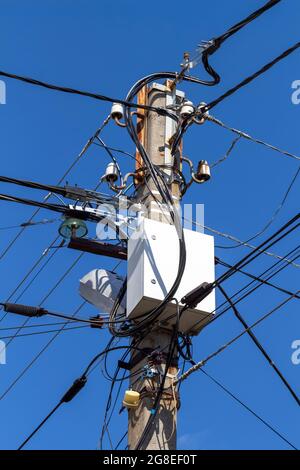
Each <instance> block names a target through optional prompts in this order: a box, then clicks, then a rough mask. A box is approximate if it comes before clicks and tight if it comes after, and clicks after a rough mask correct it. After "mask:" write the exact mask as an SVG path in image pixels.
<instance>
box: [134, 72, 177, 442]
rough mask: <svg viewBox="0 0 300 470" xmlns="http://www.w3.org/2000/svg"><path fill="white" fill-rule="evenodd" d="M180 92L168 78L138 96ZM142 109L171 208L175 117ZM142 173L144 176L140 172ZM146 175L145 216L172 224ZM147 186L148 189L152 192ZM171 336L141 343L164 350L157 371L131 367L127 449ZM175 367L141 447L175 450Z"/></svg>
mask: <svg viewBox="0 0 300 470" xmlns="http://www.w3.org/2000/svg"><path fill="white" fill-rule="evenodd" d="M183 97H184V94H183V93H181V92H178V91H177V92H176V88H175V87H174V83H173V82H171V81H167V82H166V84H165V85H160V84H153V85H152V86H151V88H149V89H147V88H146V87H144V88H143V90H141V92H140V93H139V96H138V101H139V102H140V103H142V104H148V105H150V106H155V107H161V108H165V107H166V106H167V105H171V104H176V102H177V100H178V99H180V98H183ZM142 114H143V115H139V117H138V123H137V126H138V135H139V139H140V141H141V143H142V144H143V146H144V147H145V149H146V151H147V154H148V156H149V158H150V159H151V161H152V163H153V164H154V165H160V166H161V170H162V171H164V173H165V175H166V178H167V183H168V186H169V188H170V192H171V194H172V196H173V200H174V204H175V207H176V208H177V209H178V208H179V206H180V185H179V182H177V181H176V176H175V172H174V169H175V168H176V167H177V168H180V155H177V156H175V158H173V157H172V156H171V151H170V142H169V139H170V137H172V135H174V132H175V130H176V122H174V120H172V119H171V118H169V117H166V116H161V115H158V114H157V113H155V112H151V111H150V112H143V113H142ZM136 156H137V168H136V169H137V170H140V168H142V167H143V161H142V159H141V156H140V154H139V153H138V152H137V155H136ZM138 174H139V173H138ZM141 176H142V177H143V176H144V175H141ZM146 176H147V177H148V178H147V185H146V184H145V181H143V179H142V178H141V180H140V181H141V182H140V185H139V189H138V196H137V199H138V202H140V203H142V204H143V206H144V207H145V208H146V211H145V216H146V217H148V218H149V219H152V220H156V221H159V222H164V223H168V224H170V223H172V222H171V219H170V216H169V214H168V213H167V211H166V212H164V211H163V210H162V207H161V205H159V204H158V203H157V201H159V202H162V201H161V196H160V194H159V193H158V190H157V187H156V185H155V183H154V181H153V180H152V179H151V178H150V177H149V175H146ZM149 190H151V193H152V194H151V193H150V191H149ZM171 338H172V330H167V329H162V328H159V327H157V328H155V330H152V331H150V332H149V334H148V335H147V336H146V337H145V338H144V339H143V340H142V342H141V343H140V344H139V348H141V349H145V350H147V349H149V350H156V349H158V348H159V349H160V350H162V351H165V352H166V354H162V355H161V356H160V361H161V364H157V363H156V365H155V367H156V368H157V370H158V371H159V374H158V375H154V376H153V377H150V378H148V377H142V378H139V380H138V381H137V377H140V373H138V374H137V375H134V373H135V372H136V371H137V370H140V369H141V368H142V367H143V366H144V365H145V364H147V361H145V359H143V358H141V359H140V358H139V362H138V363H137V364H135V365H134V367H133V368H132V369H131V373H132V374H133V377H132V378H131V384H130V385H131V388H132V389H133V390H138V391H140V392H141V400H140V402H139V406H138V408H135V409H134V408H132V409H129V412H128V445H129V449H130V450H133V449H135V448H136V446H137V444H138V442H139V439H140V437H141V436H142V434H143V431H144V429H145V426H146V424H147V422H148V420H149V417H150V416H151V409H152V407H153V402H154V398H155V391H157V390H158V389H159V386H160V380H161V378H162V375H163V373H164V371H165V365H166V356H167V353H168V350H169V345H170V342H171ZM175 355H177V352H175ZM136 357H137V355H136V353H133V354H132V360H134V359H135V358H136ZM177 372H178V368H177V358H176V357H174V358H173V361H172V365H171V367H170V368H169V370H168V375H167V378H166V382H165V387H169V388H168V393H167V392H164V393H163V395H162V398H161V401H160V405H159V408H158V412H157V415H156V417H155V421H154V424H153V425H152V427H151V429H150V430H149V432H148V435H147V436H146V438H145V440H144V443H143V445H142V446H141V449H147V450H156V449H157V450H174V449H176V437H177V436H176V434H177V408H178V403H179V400H178V397H177V392H176V391H175V390H174V388H173V386H172V382H173V380H174V378H175V377H176V374H177Z"/></svg>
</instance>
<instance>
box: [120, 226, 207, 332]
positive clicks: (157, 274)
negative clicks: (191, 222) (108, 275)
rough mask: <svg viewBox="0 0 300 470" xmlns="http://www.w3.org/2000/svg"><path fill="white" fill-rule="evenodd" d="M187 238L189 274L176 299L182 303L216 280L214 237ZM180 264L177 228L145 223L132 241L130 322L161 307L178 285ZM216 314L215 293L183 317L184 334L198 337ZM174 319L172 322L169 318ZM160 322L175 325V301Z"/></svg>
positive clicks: (188, 235) (187, 232) (186, 232)
mask: <svg viewBox="0 0 300 470" xmlns="http://www.w3.org/2000/svg"><path fill="white" fill-rule="evenodd" d="M184 235H185V243H186V251H187V259H186V267H185V271H184V274H183V277H182V280H181V283H180V286H179V288H178V290H177V293H176V295H175V297H176V298H177V299H178V301H180V300H181V299H182V297H183V296H184V295H186V294H187V293H188V292H190V291H191V290H193V289H194V288H195V287H197V286H199V285H200V284H202V283H203V282H213V281H214V280H215V262H214V239H213V237H212V236H209V235H204V234H202V233H199V232H194V231H193V230H186V229H184ZM178 262H179V241H178V235H177V232H176V228H175V227H174V226H173V225H169V224H166V223H162V222H157V221H153V220H150V219H142V221H141V223H140V225H139V226H138V228H137V230H136V231H135V232H134V233H133V234H132V236H131V237H130V238H129V240H128V273H127V274H128V284H127V317H128V318H130V319H131V320H134V319H135V318H136V317H138V316H139V315H142V314H144V313H146V312H148V311H151V310H152V309H154V308H155V307H157V306H158V305H159V304H160V302H161V301H162V300H163V299H164V298H165V296H166V294H167V293H168V291H169V290H170V289H171V287H172V285H173V283H174V281H175V278H176V275H177V272H178ZM214 310H215V293H214V291H213V292H211V293H210V294H209V295H208V296H207V297H206V298H205V299H204V300H203V301H202V302H200V303H199V304H198V305H197V306H196V308H194V309H189V310H186V311H185V312H184V313H183V315H182V317H181V320H180V331H182V332H187V331H189V333H190V334H194V335H195V334H197V333H199V331H200V330H201V329H202V328H203V327H204V326H205V325H206V324H207V323H208V322H209V321H210V320H211V319H212V317H213V313H212V312H214ZM174 314H175V315H174ZM170 316H171V317H172V318H171V319H170V318H168V317H170ZM167 318H168V320H166V319H167ZM137 321H138V319H137ZM159 321H160V322H161V324H162V326H164V327H167V328H170V326H172V325H173V324H174V323H175V321H176V303H175V302H174V301H172V302H170V303H169V304H168V305H167V306H166V308H165V310H164V311H163V312H162V314H161V316H160V317H159Z"/></svg>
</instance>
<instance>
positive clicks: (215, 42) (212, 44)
mask: <svg viewBox="0 0 300 470" xmlns="http://www.w3.org/2000/svg"><path fill="white" fill-rule="evenodd" d="M279 2H280V0H270V1H268V2H267V3H266V4H265V5H264V6H262V7H261V8H259V9H258V10H256V11H254V12H253V13H251V14H250V15H249V16H247V17H246V18H245V19H243V20H242V21H239V22H238V23H237V24H235V25H234V26H232V27H231V28H229V29H228V30H227V31H226V32H225V33H223V34H221V35H220V36H218V37H216V38H213V39H212V40H211V41H209V42H208V46H207V47H205V48H204V50H203V53H202V63H203V65H204V68H205V70H206V72H207V73H208V74H209V75H210V76H212V77H213V83H214V84H215V85H217V84H218V83H219V82H220V76H219V75H218V74H217V72H216V71H215V70H214V69H213V67H212V66H211V65H210V64H209V60H208V59H209V57H210V56H212V55H213V54H214V53H215V52H216V51H217V50H218V49H219V48H220V47H221V45H222V44H223V43H224V42H225V41H226V40H227V39H228V38H230V37H231V36H232V35H233V34H236V33H237V32H238V31H240V30H241V29H242V28H244V27H245V26H247V25H248V24H249V23H251V22H252V21H253V20H255V19H256V18H258V17H259V16H261V15H262V14H263V13H265V12H266V11H267V10H269V9H270V8H272V7H274V6H275V5H276V4H277V3H279Z"/></svg>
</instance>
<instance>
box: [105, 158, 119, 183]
mask: <svg viewBox="0 0 300 470" xmlns="http://www.w3.org/2000/svg"><path fill="white" fill-rule="evenodd" d="M118 176H119V172H118V167H117V165H116V164H115V163H114V162H111V163H109V164H108V165H107V167H106V170H105V179H106V181H108V182H115V181H117V179H118Z"/></svg>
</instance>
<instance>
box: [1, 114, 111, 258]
mask: <svg viewBox="0 0 300 470" xmlns="http://www.w3.org/2000/svg"><path fill="white" fill-rule="evenodd" d="M109 121H110V115H109V116H108V117H107V118H106V119H105V120H104V121H103V123H102V124H101V126H100V127H99V128H98V129H97V130H96V132H95V133H94V134H93V135H92V136H91V137H90V138H89V139H88V141H87V142H86V144H85V145H84V147H83V148H82V150H81V151H80V152H79V154H78V155H77V156H76V158H75V159H74V160H73V161H72V163H71V164H70V166H69V167H68V168H67V169H66V171H65V172H64V173H63V174H62V176H61V177H60V178H59V180H58V181H57V183H56V185H57V186H59V185H60V184H61V183H62V182H63V181H64V179H65V178H66V177H67V176H68V175H69V173H70V172H71V171H72V170H73V168H74V167H75V166H76V165H77V163H78V162H79V161H80V160H81V159H82V157H83V156H84V154H85V153H86V152H87V150H88V149H89V147H90V146H91V145H92V143H93V142H94V140H95V138H96V137H97V136H99V135H100V134H101V132H102V131H103V129H104V128H105V127H106V126H107V124H108V123H109ZM50 197H51V193H49V194H48V195H47V196H45V197H44V199H43V201H44V202H46V201H47V200H48V199H49V198H50ZM39 211H40V208H37V209H36V210H35V211H34V212H33V214H32V215H31V216H30V218H29V219H28V222H27V223H28V224H29V223H31V222H32V221H33V219H34V217H36V215H37V214H38V213H39ZM26 228H27V225H26V226H24V227H22V228H21V230H20V231H19V232H18V233H17V234H16V235H15V237H14V238H13V239H12V240H11V241H10V242H9V244H8V245H7V246H6V248H5V249H4V250H3V251H2V253H0V261H1V260H2V259H3V258H4V257H5V256H6V254H7V253H8V252H9V251H10V249H11V248H12V247H13V246H14V244H15V243H16V242H17V240H18V239H19V238H20V237H21V236H22V234H23V233H24V231H25V230H26Z"/></svg>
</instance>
